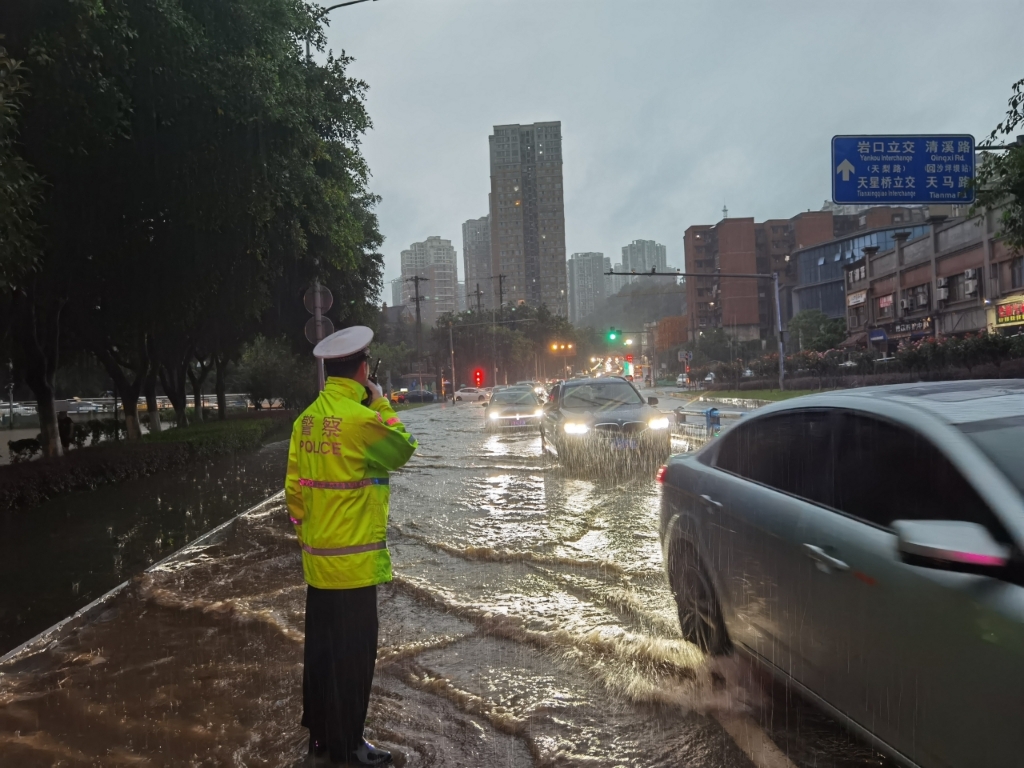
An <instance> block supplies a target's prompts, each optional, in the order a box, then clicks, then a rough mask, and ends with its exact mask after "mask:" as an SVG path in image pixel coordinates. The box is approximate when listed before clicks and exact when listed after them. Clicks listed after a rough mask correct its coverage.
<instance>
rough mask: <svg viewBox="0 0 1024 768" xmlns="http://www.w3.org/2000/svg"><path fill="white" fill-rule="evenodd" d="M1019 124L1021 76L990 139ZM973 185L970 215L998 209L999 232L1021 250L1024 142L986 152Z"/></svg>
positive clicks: (1023, 104) (1022, 122) (1023, 103)
mask: <svg viewBox="0 0 1024 768" xmlns="http://www.w3.org/2000/svg"><path fill="white" fill-rule="evenodd" d="M1021 126H1024V79H1021V80H1018V81H1017V82H1016V83H1014V84H1013V94H1012V95H1011V96H1010V99H1009V102H1008V109H1007V111H1006V117H1005V118H1003V121H1002V122H1001V123H999V124H998V125H997V126H996V127H995V129H993V131H992V133H990V134H989V142H990V143H994V142H996V141H998V140H1000V139H1002V140H1004V141H1005V140H1006V139H1007V138H1009V137H1010V136H1011V135H1012V134H1013V132H1014V131H1016V130H1018V129H1019V128H1020V127H1021ZM983 148H984V147H982V149H983ZM972 186H973V187H974V189H975V190H976V191H977V197H976V200H977V202H975V204H974V205H973V206H971V214H972V215H973V214H975V213H976V212H978V211H979V210H984V211H986V212H989V211H999V210H1001V213H1000V218H999V221H1000V232H999V234H1000V235H1001V236H1002V237H1003V238H1004V240H1005V242H1006V244H1007V245H1008V246H1009V247H1010V248H1011V249H1013V250H1014V251H1018V252H1019V251H1024V144H1020V143H1018V144H1016V145H1014V146H1013V147H1012V148H1011V149H1009V150H1006V151H1003V152H985V153H984V154H983V155H982V161H981V164H980V165H979V166H978V169H977V175H976V178H975V179H974V181H973V185H972Z"/></svg>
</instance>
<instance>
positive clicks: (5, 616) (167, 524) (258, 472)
mask: <svg viewBox="0 0 1024 768" xmlns="http://www.w3.org/2000/svg"><path fill="white" fill-rule="evenodd" d="M287 462H288V443H287V442H286V441H285V442H278V443H272V444H268V445H266V446H264V447H263V448H261V449H259V450H257V451H250V452H247V453H242V454H238V455H231V456H219V457H217V458H215V459H213V460H212V461H210V462H208V463H206V464H201V465H192V466H188V467H185V468H183V469H177V470H171V471H167V472H161V473H158V474H156V475H152V476H150V477H143V478H139V479H136V480H129V481H126V482H123V483H117V484H114V485H105V486H101V487H99V488H97V489H96V490H94V491H86V492H82V493H71V494H66V495H63V496H59V497H57V498H55V499H52V500H51V501H48V502H46V503H45V504H41V505H40V506H38V507H34V508H32V509H23V510H18V512H17V513H16V514H5V515H2V516H0V584H2V585H3V589H2V590H0V655H3V654H4V653H6V652H7V651H9V650H10V649H11V648H14V647H15V646H17V645H19V644H20V643H22V642H24V641H25V640H28V639H29V638H30V637H32V636H34V635H35V634H36V633H38V632H41V631H43V630H44V629H46V628H47V627H49V626H51V625H53V624H54V623H56V622H58V621H60V620H61V619H62V618H64V617H65V616H67V615H69V614H71V613H73V612H74V611H76V610H78V609H79V608H81V607H82V606H84V605H86V604H88V603H90V602H91V601H93V600H95V599H96V598H97V597H99V596H100V595H102V594H103V593H105V592H107V591H108V590H110V589H113V588H114V587H115V586H117V585H118V584H120V583H121V582H123V581H124V580H125V579H127V578H129V577H130V576H132V575H134V574H136V573H140V572H141V571H143V570H144V569H145V568H146V567H148V566H150V565H152V564H153V563H155V562H156V561H158V560H160V559H161V558H163V557H165V556H166V555H168V554H170V553H171V552H174V551H176V550H178V549H181V548H182V547H183V546H185V545H186V544H187V543H188V542H190V541H192V540H194V539H195V538H196V537H198V536H199V535H201V534H203V533H205V532H206V531H208V530H210V529H211V528H213V527H214V526H216V525H219V524H220V523H222V522H224V521H225V520H228V519H230V518H231V517H234V516H235V515H237V514H238V513H239V512H242V511H244V510H246V509H248V508H249V507H251V506H252V505H253V504H256V503H257V502H259V501H262V500H263V499H265V498H266V497H267V496H269V495H270V494H272V493H274V492H275V491H277V490H278V489H279V488H280V487H281V480H280V478H281V476H282V474H283V472H284V470H285V466H286V465H287Z"/></svg>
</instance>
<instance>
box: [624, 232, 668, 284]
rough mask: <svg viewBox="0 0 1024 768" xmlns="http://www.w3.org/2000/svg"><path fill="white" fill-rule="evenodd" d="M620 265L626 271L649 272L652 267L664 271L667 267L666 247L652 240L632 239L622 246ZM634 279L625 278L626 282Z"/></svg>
mask: <svg viewBox="0 0 1024 768" xmlns="http://www.w3.org/2000/svg"><path fill="white" fill-rule="evenodd" d="M622 267H623V270H624V271H626V272H650V271H651V269H652V268H653V269H655V270H657V271H658V272H664V271H665V270H666V269H667V267H668V256H667V251H666V248H665V246H664V245H661V244H660V243H656V242H654V241H653V240H634V241H633V242H632V243H630V244H629V245H624V246H622ZM636 279H637V278H633V277H627V278H625V280H626V282H633V281H634V280H636Z"/></svg>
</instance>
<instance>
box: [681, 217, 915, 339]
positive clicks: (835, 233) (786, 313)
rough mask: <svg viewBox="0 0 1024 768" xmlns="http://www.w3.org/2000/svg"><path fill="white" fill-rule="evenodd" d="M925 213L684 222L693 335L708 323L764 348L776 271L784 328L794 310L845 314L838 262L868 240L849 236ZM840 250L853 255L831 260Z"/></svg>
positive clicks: (771, 329)
mask: <svg viewBox="0 0 1024 768" xmlns="http://www.w3.org/2000/svg"><path fill="white" fill-rule="evenodd" d="M923 216H924V211H923V209H919V208H918V209H910V208H888V207H875V208H871V209H868V210H864V211H856V212H852V213H847V214H835V213H833V211H831V210H823V211H807V212H805V213H800V214H797V215H796V216H794V217H792V218H790V219H769V220H767V221H765V222H762V223H756V222H755V221H754V220H753V219H751V218H742V219H738V218H726V219H723V220H722V221H720V222H719V223H718V224H715V225H707V224H702V225H695V226H691V227H689V228H688V229H687V230H686V234H685V240H684V243H685V246H684V250H685V263H686V271H687V272H690V273H696V276H695V277H694V278H692V279H688V280H687V307H688V315H689V319H690V333H691V335H693V334H697V333H700V331H701V330H702V329H705V328H723V329H725V331H726V332H727V333H728V334H729V335H730V336H732V337H733V338H735V339H736V340H738V341H753V340H760V341H761V342H762V344H764V345H767V342H768V340H769V339H771V338H774V336H775V333H776V323H777V321H776V311H775V296H774V285H773V281H772V280H771V278H770V275H771V274H773V273H776V272H777V273H778V274H779V308H780V310H781V315H782V324H783V327H785V325H786V324H787V323H788V322H789V319H790V318H791V317H792V316H793V315H794V314H795V313H796V312H799V311H800V310H802V309H809V308H812V307H813V308H817V309H822V311H825V312H826V314H829V315H830V316H831V317H842V316H843V311H844V310H843V293H842V290H843V271H842V263H844V260H845V259H847V258H852V252H853V250H854V249H855V248H859V247H862V246H863V244H864V243H866V242H873V241H871V240H857V238H856V237H854V236H852V233H860V234H864V233H865V231H866V230H871V229H877V230H879V231H881V229H883V228H884V227H885V226H888V227H890V228H895V229H899V228H906V227H907V226H908V225H913V222H915V221H917V222H923ZM894 225H895V227H894ZM848 241H849V242H848ZM844 249H845V250H844ZM837 252H838V253H841V254H846V253H850V254H851V255H850V256H845V255H844V256H840V257H838V261H836V258H837V257H836V255H835V254H836V253H837ZM823 256H824V257H825V258H824V259H822V257H823ZM819 259H822V263H821V264H818V261H819ZM830 260H831V261H830ZM812 264H813V266H814V267H815V268H818V267H825V265H826V264H834V265H835V267H834V268H832V271H830V270H829V269H826V270H825V271H822V272H820V273H812V270H811V265H812ZM798 265H799V266H798ZM833 271H834V273H833ZM730 272H731V273H743V274H760V275H766V276H767V277H765V278H763V279H760V280H758V279H751V278H730V277H727V276H726V275H725V273H730ZM719 273H721V274H719ZM825 283H827V284H833V283H834V285H835V287H832V288H828V287H824V286H823V285H821V284H825ZM836 290H838V292H839V293H838V298H837V296H836V295H834V294H835V291H836ZM819 293H820V294H821V295H819Z"/></svg>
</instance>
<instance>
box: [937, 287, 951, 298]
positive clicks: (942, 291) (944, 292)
mask: <svg viewBox="0 0 1024 768" xmlns="http://www.w3.org/2000/svg"><path fill="white" fill-rule="evenodd" d="M935 298H936V299H938V300H939V301H946V300H947V299H949V288H939V289H938V290H937V291H936V292H935Z"/></svg>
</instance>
